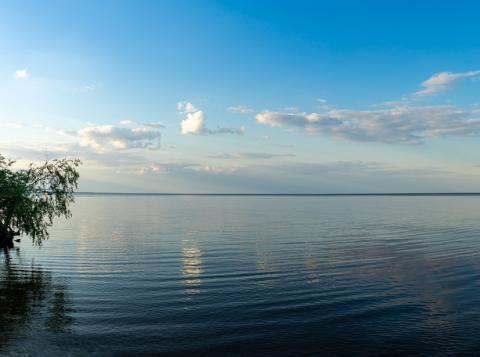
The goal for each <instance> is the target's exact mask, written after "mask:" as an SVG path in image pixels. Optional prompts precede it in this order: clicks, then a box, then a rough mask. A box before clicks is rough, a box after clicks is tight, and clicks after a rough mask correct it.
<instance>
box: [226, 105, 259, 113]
mask: <svg viewBox="0 0 480 357" xmlns="http://www.w3.org/2000/svg"><path fill="white" fill-rule="evenodd" d="M227 111H228V112H231V113H240V114H245V113H253V111H254V110H253V109H252V108H249V107H247V106H245V105H236V106H231V107H228V108H227Z"/></svg>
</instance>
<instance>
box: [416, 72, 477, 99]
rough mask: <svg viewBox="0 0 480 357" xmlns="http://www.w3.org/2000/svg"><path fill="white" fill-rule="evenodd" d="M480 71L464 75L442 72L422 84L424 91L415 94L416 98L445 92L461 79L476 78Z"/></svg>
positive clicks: (464, 73)
mask: <svg viewBox="0 0 480 357" xmlns="http://www.w3.org/2000/svg"><path fill="white" fill-rule="evenodd" d="M479 75H480V71H469V72H463V73H451V72H440V73H437V74H434V75H433V76H431V77H430V78H429V79H427V80H425V81H424V82H422V87H423V89H422V90H420V91H418V92H416V93H414V95H416V96H426V95H435V94H437V93H440V92H443V91H445V90H446V89H448V87H449V86H450V85H451V84H453V83H454V82H455V81H457V80H458V79H460V78H468V77H476V76H479Z"/></svg>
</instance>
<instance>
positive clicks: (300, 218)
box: [0, 196, 480, 356]
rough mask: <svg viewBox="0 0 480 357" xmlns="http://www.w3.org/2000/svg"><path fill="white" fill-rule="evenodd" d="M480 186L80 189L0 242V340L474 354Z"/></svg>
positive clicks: (44, 348) (170, 348) (201, 350)
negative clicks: (41, 236)
mask: <svg viewBox="0 0 480 357" xmlns="http://www.w3.org/2000/svg"><path fill="white" fill-rule="evenodd" d="M479 278H480V197H479V196H471V197H469V196H451V197H408V196H405V197H404V196H401V197H388V196H386V197H348V196H346V197H318V196H317V197H315V196H312V197H280V196H276V197H275V196H273V197H255V196H252V197H242V196H220V197H215V196H214V197H209V196H202V197H199V196H92V197H79V198H77V203H76V204H75V206H74V207H73V218H72V219H70V220H69V221H63V220H59V221H57V222H56V224H55V226H54V228H53V229H52V230H51V238H50V240H49V241H47V242H45V243H44V246H43V247H42V248H41V249H38V248H36V247H32V246H31V243H30V242H29V241H28V239H23V241H22V243H21V244H19V249H18V250H14V251H11V252H10V254H9V255H8V256H5V255H4V254H3V253H2V254H0V279H1V281H0V302H1V304H0V354H11V355H60V354H63V355H65V354H66V355H68V354H69V355H86V354H92V355H102V356H103V355H132V354H133V355H136V354H137V355H142V354H157V353H158V354H161V353H163V354H169V353H170V354H176V353H190V354H204V355H206V354H225V353H228V354H243V355H244V354H271V355H297V354H319V355H339V354H344V355H348V354H351V353H352V352H354V353H355V354H356V355H381V354H398V355H403V354H406V353H409V354H425V355H438V354H442V355H443V354H446V353H451V354H474V353H477V352H478V351H479V350H480V284H479Z"/></svg>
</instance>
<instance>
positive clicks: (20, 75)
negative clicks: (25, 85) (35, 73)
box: [15, 68, 30, 79]
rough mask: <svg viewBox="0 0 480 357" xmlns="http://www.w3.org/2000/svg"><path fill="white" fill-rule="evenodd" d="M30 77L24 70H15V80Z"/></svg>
mask: <svg viewBox="0 0 480 357" xmlns="http://www.w3.org/2000/svg"><path fill="white" fill-rule="evenodd" d="M28 77H30V73H29V72H28V71H27V70H26V69H25V68H24V69H17V70H16V71H15V78H19V79H25V78H28Z"/></svg>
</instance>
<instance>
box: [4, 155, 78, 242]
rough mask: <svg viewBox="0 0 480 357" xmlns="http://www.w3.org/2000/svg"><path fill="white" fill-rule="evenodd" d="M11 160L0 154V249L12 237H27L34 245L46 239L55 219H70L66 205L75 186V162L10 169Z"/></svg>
mask: <svg viewBox="0 0 480 357" xmlns="http://www.w3.org/2000/svg"><path fill="white" fill-rule="evenodd" d="M13 164H14V161H11V160H7V159H5V158H4V157H3V156H1V155H0V247H3V248H6V247H12V246H13V237H14V236H16V235H20V234H25V235H29V236H30V237H31V238H32V240H33V242H34V243H35V244H41V242H42V241H43V240H44V239H47V238H48V230H47V229H48V227H50V226H51V225H52V222H53V219H54V218H55V217H60V216H65V217H67V218H68V217H70V216H71V212H70V209H69V204H70V203H72V202H73V201H74V197H73V193H74V190H75V189H76V188H77V187H78V186H77V185H78V179H79V173H78V171H77V167H78V166H79V165H80V164H81V162H80V160H79V159H73V160H70V159H55V160H51V161H48V160H47V161H45V162H44V163H43V164H41V165H35V164H30V165H29V166H28V168H26V169H20V170H14V169H13V167H12V165H13Z"/></svg>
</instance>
